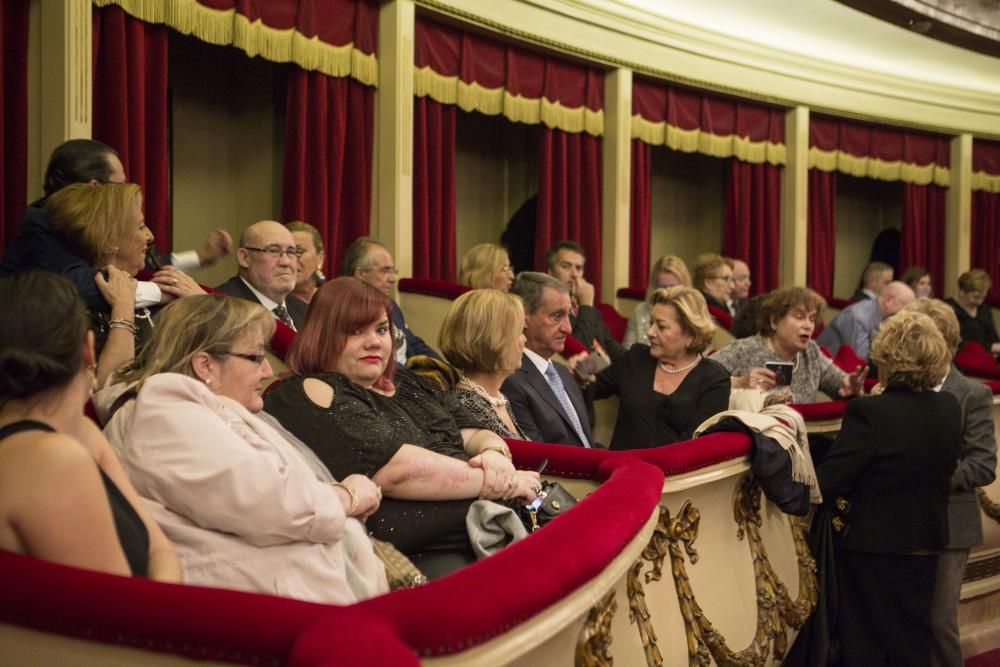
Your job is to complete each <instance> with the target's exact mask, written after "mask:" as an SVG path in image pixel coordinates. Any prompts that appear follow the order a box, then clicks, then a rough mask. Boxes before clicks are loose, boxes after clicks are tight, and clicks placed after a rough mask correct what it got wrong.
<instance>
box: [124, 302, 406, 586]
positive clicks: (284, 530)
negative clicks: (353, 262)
mask: <svg viewBox="0 0 1000 667" xmlns="http://www.w3.org/2000/svg"><path fill="white" fill-rule="evenodd" d="M274 327H275V319H274V317H273V316H272V314H271V313H270V312H268V311H267V310H266V309H265V308H264V307H263V306H261V305H260V304H257V303H253V302H251V301H248V300H245V299H238V298H234V297H230V296H223V295H217V294H212V295H201V296H194V297H190V298H187V299H182V300H180V301H177V302H174V303H172V304H170V305H169V306H167V307H166V308H164V309H163V312H162V313H160V316H159V319H158V322H157V327H156V330H155V331H154V333H153V338H152V339H151V340H150V343H149V345H147V346H146V347H145V348H143V350H142V352H141V353H140V356H139V359H138V363H137V364H136V366H135V368H134V369H132V370H130V371H128V372H126V373H124V374H122V376H121V378H120V380H121V384H120V386H121V387H129V388H131V390H132V391H135V392H137V396H136V398H135V399H134V400H133V401H131V402H127V403H125V404H124V405H123V407H121V408H120V409H119V410H118V411H117V412H116V413H115V414H114V416H113V417H112V420H111V422H110V423H109V425H108V427H107V429H106V431H107V432H108V434H109V438H110V439H111V440H112V443H113V444H114V445H115V446H116V448H117V449H118V452H119V454H120V456H121V459H122V463H123V465H124V466H125V469H126V471H127V472H128V475H129V478H130V479H131V480H132V482H133V483H134V484H135V488H136V489H137V490H138V492H139V493H140V495H142V497H143V498H145V499H147V501H148V502H149V504H150V506H151V508H152V509H153V510H154V515H155V516H156V518H157V520H158V521H159V523H160V525H161V526H163V529H164V531H165V532H166V533H167V535H168V536H170V537H171V538H172V539H173V541H174V544H175V545H176V547H177V550H178V552H179V553H180V554H181V557H182V560H183V562H184V573H185V579H186V580H187V581H188V582H189V583H194V584H199V585H203V586H217V587H221V588H233V589H237V590H244V591H252V592H257V593H267V594H271V595H280V596H285V597H291V598H298V599H302V600H310V601H314V602H326V603H332V604H351V603H353V602H356V601H358V600H362V599H365V598H368V597H372V596H374V595H378V594H380V593H384V592H386V591H387V590H388V584H387V582H386V579H385V572H384V569H383V567H382V564H381V562H380V561H379V560H378V558H377V557H376V556H375V553H374V551H373V548H372V544H371V541H370V540H369V539H368V537H367V535H366V531H365V528H364V525H363V524H362V523H361V521H363V520H365V519H366V518H368V517H369V516H371V515H372V514H374V513H375V511H376V510H377V509H378V508H379V503H380V501H381V491H380V490H379V488H378V487H377V486H376V485H375V483H374V482H372V481H371V480H370V479H369V478H368V477H365V476H364V475H346V476H344V477H343V478H342V479H340V480H339V481H338V480H337V479H334V477H333V476H332V475H331V474H330V472H329V470H328V469H327V468H326V467H324V466H323V464H322V463H320V462H319V460H318V459H317V458H316V457H315V456H314V455H313V454H312V452H311V451H310V450H309V449H308V448H307V447H306V446H305V445H303V444H302V443H301V442H299V441H298V440H297V439H296V438H295V437H293V436H292V435H291V434H290V433H288V432H287V431H286V430H285V429H284V428H282V427H281V425H280V424H279V423H278V422H277V421H275V420H274V419H273V418H271V417H270V416H268V415H267V414H265V413H264V412H263V411H262V410H263V407H264V401H263V399H262V393H263V388H264V383H265V382H266V381H267V380H269V379H270V378H271V376H272V375H273V373H272V371H271V367H270V365H269V364H268V362H267V356H266V350H267V345H268V343H269V342H270V339H271V336H272V335H273V334H274ZM112 389H114V387H111V388H109V389H108V390H107V391H111V390H112ZM118 402H121V401H118Z"/></svg>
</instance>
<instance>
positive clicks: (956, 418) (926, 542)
mask: <svg viewBox="0 0 1000 667" xmlns="http://www.w3.org/2000/svg"><path fill="white" fill-rule="evenodd" d="M871 358H872V360H873V361H874V362H875V363H876V364H877V366H878V374H879V382H880V383H881V384H882V385H883V386H884V387H885V391H884V392H883V393H882V394H881V395H880V396H870V397H863V398H858V399H856V400H853V401H851V402H850V403H848V404H847V410H846V411H845V413H844V419H843V423H842V426H841V429H840V433H839V434H838V435H837V440H836V442H834V444H833V446H832V447H831V448H830V452H829V454H827V456H826V458H825V459H824V461H823V463H822V464H821V465H820V466H819V468H818V469H817V471H816V473H817V477H818V479H819V483H820V489H821V490H822V492H823V497H824V498H825V499H826V502H827V503H829V504H830V506H831V507H832V508H836V509H833V510H832V511H833V512H834V515H835V516H834V517H833V518H832V519H831V522H832V527H833V535H834V537H833V540H834V563H835V564H836V574H837V590H836V591H830V593H832V594H834V595H837V613H838V617H837V625H838V628H837V633H838V635H839V640H840V648H841V652H842V655H841V658H842V660H843V664H845V665H882V664H890V665H927V664H930V662H931V659H930V658H931V645H932V636H933V633H932V629H931V600H932V596H933V593H934V587H935V575H936V571H937V563H938V555H939V553H940V551H941V550H942V549H944V548H945V547H946V546H947V544H948V521H949V520H948V494H949V491H950V488H951V477H952V472H953V471H954V470H955V465H956V460H957V458H958V456H959V449H960V445H961V442H962V426H961V424H962V414H961V409H960V407H959V404H958V401H957V400H956V399H955V397H954V396H953V395H952V394H951V393H949V392H946V391H940V392H939V391H934V388H935V387H936V386H937V385H938V384H940V383H941V381H942V379H943V378H944V377H945V375H946V374H947V373H948V368H949V362H950V359H951V355H950V354H949V350H948V346H947V344H946V343H945V341H944V339H943V338H942V336H941V334H940V332H939V331H938V329H937V327H936V326H935V325H934V322H933V321H932V320H931V318H929V317H928V316H927V315H924V314H922V313H915V312H910V311H905V310H904V311H902V312H899V313H897V314H896V315H894V316H893V317H891V318H889V319H887V320H886V321H885V322H883V323H882V326H881V327H880V328H879V331H878V333H877V334H876V335H875V340H874V342H873V344H872V351H871ZM845 508H849V511H848V510H846V509H845Z"/></svg>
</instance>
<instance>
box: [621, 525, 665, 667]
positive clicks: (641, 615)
mask: <svg viewBox="0 0 1000 667" xmlns="http://www.w3.org/2000/svg"><path fill="white" fill-rule="evenodd" d="M661 516H662V515H661ZM641 570H642V556H641V555H640V556H639V558H636V559H635V564H634V565H632V567H630V568H629V570H628V576H627V578H626V580H625V589H626V591H627V592H628V620H629V621H630V622H632V623H635V624H636V625H638V626H639V639H640V640H642V650H643V652H644V653H645V654H646V665H647V667H660V665H662V664H663V656H662V655H660V649H659V647H658V646H657V645H656V631H655V630H654V629H653V622H652V620H651V619H650V613H649V609H648V608H647V607H646V593H645V591H643V589H642V582H641V581H640V580H639V573H640V571H641Z"/></svg>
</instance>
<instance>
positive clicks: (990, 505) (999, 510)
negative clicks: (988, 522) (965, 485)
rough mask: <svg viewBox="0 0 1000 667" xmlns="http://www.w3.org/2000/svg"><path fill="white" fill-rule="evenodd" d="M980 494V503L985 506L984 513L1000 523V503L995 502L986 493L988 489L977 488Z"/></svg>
mask: <svg viewBox="0 0 1000 667" xmlns="http://www.w3.org/2000/svg"><path fill="white" fill-rule="evenodd" d="M976 491H977V493H978V494H979V505H980V507H982V508H983V514H985V515H986V516H988V517H989V518H991V519H993V520H994V521H996V522H997V523H1000V503H995V502H993V501H992V500H990V497H989V496H988V495H986V489H977V490H976Z"/></svg>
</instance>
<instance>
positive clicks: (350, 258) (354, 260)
mask: <svg viewBox="0 0 1000 667" xmlns="http://www.w3.org/2000/svg"><path fill="white" fill-rule="evenodd" d="M372 246H378V247H379V248H385V246H384V245H382V244H381V243H379V242H378V241H376V240H375V239H373V238H371V237H370V236H362V237H360V238H358V239H356V240H355V241H354V243H352V244H351V245H350V246H348V248H347V250H345V251H344V259H343V261H342V262H341V263H340V275H342V276H353V275H354V272H355V271H357V270H358V269H368V268H371V265H372V263H371V260H370V259H369V258H368V251H369V250H370V249H371V248H372ZM385 249H386V250H388V248H385Z"/></svg>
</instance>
